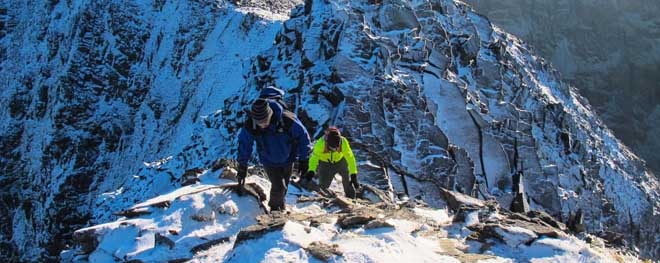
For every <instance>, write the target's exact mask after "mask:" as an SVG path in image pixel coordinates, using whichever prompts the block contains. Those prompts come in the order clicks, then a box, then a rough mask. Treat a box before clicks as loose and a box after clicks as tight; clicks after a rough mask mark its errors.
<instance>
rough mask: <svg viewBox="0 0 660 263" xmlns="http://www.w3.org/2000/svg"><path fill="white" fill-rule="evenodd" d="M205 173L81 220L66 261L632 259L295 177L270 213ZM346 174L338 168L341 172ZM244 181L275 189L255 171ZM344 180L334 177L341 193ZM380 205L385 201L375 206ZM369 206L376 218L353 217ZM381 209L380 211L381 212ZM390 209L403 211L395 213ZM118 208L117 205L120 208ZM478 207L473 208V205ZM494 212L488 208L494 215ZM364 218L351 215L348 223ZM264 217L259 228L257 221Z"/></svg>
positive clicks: (570, 239)
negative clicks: (350, 196)
mask: <svg viewBox="0 0 660 263" xmlns="http://www.w3.org/2000/svg"><path fill="white" fill-rule="evenodd" d="M200 179H201V182H200V183H198V184H194V185H189V186H185V187H181V188H179V189H173V190H172V191H170V192H168V193H166V194H163V195H160V196H157V197H154V198H152V199H150V200H147V201H145V202H142V203H140V204H136V205H134V206H132V207H130V208H127V209H126V210H124V211H128V210H131V211H134V212H136V213H135V214H133V215H131V216H130V217H131V218H128V217H122V218H120V219H118V220H116V221H114V222H110V223H106V224H101V225H96V226H92V227H89V228H84V229H80V230H78V231H77V232H76V234H75V235H74V236H76V237H77V239H78V244H79V246H78V247H76V248H75V249H73V250H68V251H65V252H63V254H62V260H63V261H65V262H68V261H71V262H116V261H132V262H165V261H170V262H172V261H175V262H178V261H185V260H190V261H189V262H322V261H326V262H327V261H330V262H402V261H405V262H617V260H616V259H619V260H623V259H625V260H626V262H630V261H634V260H635V259H634V258H632V257H625V256H623V255H621V254H618V253H616V252H615V251H613V250H610V249H607V248H604V247H603V246H602V243H601V245H597V244H598V243H597V242H592V244H588V243H585V242H584V241H582V240H579V239H577V238H575V237H573V236H570V235H562V236H561V237H558V238H551V237H538V236H536V234H534V232H532V231H531V230H528V229H525V228H523V227H511V228H508V229H507V230H506V231H504V232H502V233H499V234H500V235H501V237H504V242H501V241H496V240H493V241H492V242H490V243H488V244H487V245H485V244H484V243H480V242H477V241H474V240H473V239H472V238H470V235H471V234H472V233H473V231H471V230H469V229H468V226H471V225H475V224H478V223H479V222H478V221H479V219H478V217H477V216H468V217H467V218H466V219H465V220H454V216H453V213H452V212H450V211H449V209H448V208H439V209H437V208H435V209H434V208H429V207H427V206H425V205H423V204H422V203H415V202H408V203H399V204H396V205H391V206H390V207H389V209H391V210H389V211H390V212H388V210H387V209H385V208H383V207H385V206H386V205H385V203H382V202H381V203H378V204H376V203H372V202H368V201H365V200H361V201H357V202H356V201H353V202H350V203H349V204H347V205H346V204H345V205H341V203H340V202H336V201H331V200H330V199H327V198H325V199H324V198H322V197H320V196H319V195H318V194H317V193H315V192H309V191H307V190H304V189H301V188H298V187H296V186H294V185H291V186H290V189H289V193H288V195H287V205H288V208H287V214H272V215H266V214H264V209H263V208H262V205H261V204H260V203H259V201H257V199H256V198H255V197H253V196H250V195H239V193H238V192H236V191H234V190H232V189H235V188H233V187H234V186H235V185H236V183H234V182H233V181H231V180H227V179H218V178H217V175H216V174H215V173H206V174H205V175H203V176H201V177H200ZM337 179H339V177H338V178H337ZM247 185H255V186H258V188H261V189H263V190H266V192H267V190H268V188H269V183H268V181H267V180H265V179H262V178H261V177H259V176H249V177H248V179H247ZM340 188H341V186H340V182H337V180H335V182H334V183H333V185H332V186H331V189H333V191H336V192H338V193H340V192H341V191H340ZM379 208H383V209H382V210H378V209H379ZM363 209H371V211H373V212H374V214H373V215H370V216H372V217H374V218H372V219H373V220H371V221H369V222H366V223H365V222H364V221H359V220H358V219H351V220H353V221H351V220H348V219H346V218H347V217H346V216H347V215H348V218H351V216H354V215H356V214H360V213H362V212H360V211H363ZM379 211H380V212H379ZM391 211H398V212H396V213H395V214H392V213H391ZM115 212H118V211H115ZM473 214H475V213H473ZM497 216H498V214H492V215H491V217H497ZM349 221H350V222H358V223H355V224H349V223H347V222H349ZM255 226H257V227H255Z"/></svg>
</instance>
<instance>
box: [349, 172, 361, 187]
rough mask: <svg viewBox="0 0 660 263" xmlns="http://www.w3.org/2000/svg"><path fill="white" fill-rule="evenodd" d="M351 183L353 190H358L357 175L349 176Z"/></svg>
mask: <svg viewBox="0 0 660 263" xmlns="http://www.w3.org/2000/svg"><path fill="white" fill-rule="evenodd" d="M351 183H352V184H353V188H355V190H357V189H360V183H358V180H357V174H351Z"/></svg>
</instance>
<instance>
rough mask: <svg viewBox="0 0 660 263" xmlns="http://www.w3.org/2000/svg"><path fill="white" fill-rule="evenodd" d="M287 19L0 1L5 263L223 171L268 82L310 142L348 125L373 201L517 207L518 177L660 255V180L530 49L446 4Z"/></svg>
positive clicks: (190, 6) (554, 209)
mask: <svg viewBox="0 0 660 263" xmlns="http://www.w3.org/2000/svg"><path fill="white" fill-rule="evenodd" d="M294 4H296V3H294V2H281V1H276V2H273V3H272V5H271V2H269V1H266V2H260V1H257V2H254V1H249V2H247V1H234V2H223V1H215V0H213V1H211V0H208V1H183V2H180V1H154V2H148V3H143V2H142V1H134V2H131V1H129V2H125V1H105V2H103V1H89V2H86V1H49V2H46V3H41V2H38V3H37V2H34V3H33V2H29V1H15V3H14V2H12V3H4V2H3V3H2V4H0V22H2V23H0V25H1V27H0V57H1V58H2V59H1V60H0V78H1V80H2V83H6V84H7V85H5V87H6V88H4V89H3V90H2V93H1V94H0V95H1V96H0V100H1V102H2V104H3V105H8V107H4V108H1V109H0V120H2V121H1V122H0V131H1V133H2V134H1V135H2V136H0V146H1V147H2V151H0V162H1V163H0V164H1V166H0V169H2V170H1V171H0V172H1V173H2V174H0V183H2V184H0V202H2V203H1V204H0V212H2V213H0V220H2V224H1V226H0V235H1V236H2V240H0V242H1V243H0V249H1V251H0V261H3V260H4V261H11V260H15V259H17V258H18V259H19V260H24V261H53V260H56V259H57V257H58V253H59V251H60V250H62V249H64V248H66V247H67V245H69V244H70V243H71V242H70V240H71V233H72V230H74V229H78V228H81V227H82V226H85V225H91V224H95V223H100V222H106V221H109V220H111V219H113V218H114V217H115V216H114V215H113V214H112V213H113V212H116V211H117V210H121V209H125V208H126V206H130V205H132V204H134V203H136V202H139V201H144V200H146V199H147V198H151V197H153V196H154V195H159V194H162V191H165V190H166V189H161V188H155V187H163V185H165V186H167V187H178V186H180V185H181V184H182V183H183V184H187V183H192V182H193V181H194V180H195V178H196V177H197V176H198V175H199V174H200V173H204V172H205V171H209V170H211V171H215V170H217V169H216V168H217V166H218V162H219V161H218V160H221V158H225V159H232V158H234V154H235V145H236V136H235V134H236V132H237V131H238V129H239V128H240V127H241V125H242V122H243V120H244V119H245V115H244V111H243V109H244V107H245V106H246V105H248V103H249V102H250V101H251V100H252V99H253V98H254V97H256V94H257V92H258V90H259V89H261V88H262V87H264V86H265V85H270V84H272V85H276V86H278V87H280V88H283V89H285V90H286V91H287V95H286V97H285V100H286V101H287V102H290V105H291V108H292V109H294V110H295V111H296V113H298V115H300V116H301V117H302V119H303V120H304V122H305V124H306V125H307V126H308V128H309V130H310V133H311V134H312V136H314V137H318V136H320V134H321V131H322V130H323V129H324V128H325V127H327V126H328V125H338V126H340V127H341V129H342V134H344V135H346V136H347V137H348V138H349V139H350V140H351V142H352V143H353V144H352V145H353V146H354V147H353V149H354V152H355V154H356V156H357V158H358V159H359V160H360V163H361V166H360V168H359V169H360V171H361V172H360V178H361V180H363V179H364V182H367V183H369V184H370V185H373V186H374V187H373V188H370V191H369V192H370V193H374V194H376V193H382V194H376V195H378V196H379V198H380V199H383V200H385V199H388V200H389V199H393V198H394V196H395V193H402V192H405V193H408V194H409V195H410V196H418V197H419V198H420V199H422V200H423V201H425V202H427V203H429V204H432V205H438V204H439V203H438V202H441V201H439V200H440V199H441V198H439V197H440V196H441V194H440V190H439V189H440V188H441V187H442V188H447V189H453V190H456V191H459V192H462V193H463V194H465V195H471V196H473V197H476V198H480V199H492V200H497V201H498V202H500V205H501V207H508V206H509V205H510V203H511V201H512V198H513V197H514V193H513V192H514V190H513V188H514V182H513V181H512V179H511V178H512V176H511V175H512V174H511V171H512V169H511V167H513V166H516V167H517V168H518V171H520V172H521V173H523V174H524V177H523V179H522V181H523V184H524V186H525V187H524V193H525V194H526V196H527V198H524V199H525V200H527V201H528V202H529V207H530V209H532V210H543V211H545V212H547V213H548V214H549V215H551V216H553V217H554V218H555V219H559V220H562V221H565V219H567V218H568V217H569V214H570V213H575V211H577V210H578V209H582V211H583V213H582V218H583V219H584V223H585V229H586V231H587V232H590V233H601V232H602V233H612V235H610V236H616V237H620V236H622V238H624V239H625V240H627V241H628V244H629V245H635V246H637V247H639V248H640V249H641V253H642V254H643V255H646V256H657V255H660V251H658V249H659V247H658V244H657V243H656V242H655V240H656V239H657V236H658V233H660V226H659V225H658V222H657V215H655V214H654V212H655V211H658V209H659V205H658V201H657V200H660V198H659V197H660V196H659V194H658V182H657V181H656V180H655V179H654V178H653V177H652V176H651V175H650V173H649V172H648V171H647V169H646V168H645V166H644V163H643V162H642V161H641V160H639V159H638V158H637V157H636V156H635V155H633V154H632V153H631V152H630V151H629V150H628V149H627V148H626V147H625V146H623V145H621V144H620V143H619V142H618V141H617V140H616V138H614V137H613V136H612V134H611V133H610V132H609V130H608V129H607V128H606V127H605V126H604V125H603V124H602V122H601V121H600V120H599V119H598V117H596V116H595V115H594V113H593V111H592V110H591V108H590V106H589V104H588V103H587V102H586V100H585V99H584V98H582V97H581V96H580V95H578V94H577V92H576V90H575V89H573V88H570V87H568V86H567V85H565V84H563V83H562V82H560V81H559V80H558V79H559V78H558V73H557V72H556V71H555V70H554V69H552V68H551V67H550V66H549V65H548V64H547V63H546V62H545V61H544V60H543V59H541V58H539V57H536V56H534V55H533V54H531V53H530V51H529V49H528V47H527V46H525V45H524V44H523V43H522V42H521V41H520V40H518V39H517V38H515V37H513V36H512V35H508V34H506V33H503V32H501V31H500V30H498V29H497V28H494V27H493V26H492V25H491V23H490V21H489V20H488V19H487V18H485V17H483V16H480V15H477V14H475V13H473V12H472V11H471V9H470V8H469V7H467V6H465V5H464V4H461V3H458V2H456V3H455V2H453V1H447V0H433V1H415V3H414V4H411V3H410V2H407V1H397V0H389V1H378V3H375V2H371V3H370V2H369V1H351V5H349V6H348V7H346V8H339V7H344V6H346V5H345V4H344V3H335V2H332V1H330V2H326V1H306V5H304V6H302V5H300V6H296V7H294ZM263 6H269V7H271V9H269V10H268V11H265V10H257V9H258V8H260V7H263ZM237 7H244V9H241V10H237V9H236V8H237ZM254 8H257V9H254ZM280 8H281V9H280ZM245 10H253V11H245ZM254 10H256V11H254ZM264 12H265V13H266V15H264ZM172 17H177V18H178V19H171V18H172ZM277 19H282V20H285V21H283V22H279V21H278V20H277ZM19 47H20V48H19ZM514 152H517V153H518V156H519V157H518V158H514ZM519 164H520V165H519ZM402 176H403V178H406V180H399V178H402ZM191 178H192V179H191ZM189 179H190V180H192V181H190V180H189ZM145 182H151V183H153V184H147V183H145ZM404 182H407V183H404ZM403 188H405V191H404V189H403ZM523 197H524V195H523ZM490 202H494V201H490ZM164 205H165V204H164ZM118 208H119V209H118ZM523 210H524V209H523ZM137 212H140V211H137ZM347 218H348V217H347ZM199 219H200V220H204V218H203V217H200V218H199ZM358 221H359V220H358ZM218 242H221V241H218ZM165 243H167V242H165Z"/></svg>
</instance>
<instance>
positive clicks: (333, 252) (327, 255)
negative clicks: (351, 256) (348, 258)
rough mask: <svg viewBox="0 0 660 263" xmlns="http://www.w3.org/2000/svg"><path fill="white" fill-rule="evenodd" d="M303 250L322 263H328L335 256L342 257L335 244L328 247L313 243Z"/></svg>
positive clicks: (316, 242) (323, 244)
mask: <svg viewBox="0 0 660 263" xmlns="http://www.w3.org/2000/svg"><path fill="white" fill-rule="evenodd" d="M305 250H307V252H309V253H310V254H312V256H314V257H315V258H318V259H320V260H321V261H323V262H328V261H329V260H330V259H332V258H333V257H335V256H340V257H341V256H342V252H341V251H340V250H339V246H338V245H337V244H333V245H328V244H325V243H323V242H318V241H315V242H312V243H310V244H309V246H307V247H306V248H305Z"/></svg>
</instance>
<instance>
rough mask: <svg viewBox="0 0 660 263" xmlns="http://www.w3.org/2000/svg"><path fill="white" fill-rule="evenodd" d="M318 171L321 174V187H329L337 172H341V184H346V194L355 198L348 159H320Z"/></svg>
mask: <svg viewBox="0 0 660 263" xmlns="http://www.w3.org/2000/svg"><path fill="white" fill-rule="evenodd" d="M316 172H317V173H318V174H319V187H321V189H328V187H330V184H331V183H332V180H334V179H335V174H339V175H341V184H342V186H344V194H345V195H346V197H348V198H355V188H353V184H351V179H350V178H349V176H348V163H347V162H346V159H341V161H339V162H337V163H329V162H322V161H319V166H318V167H317V168H316Z"/></svg>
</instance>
